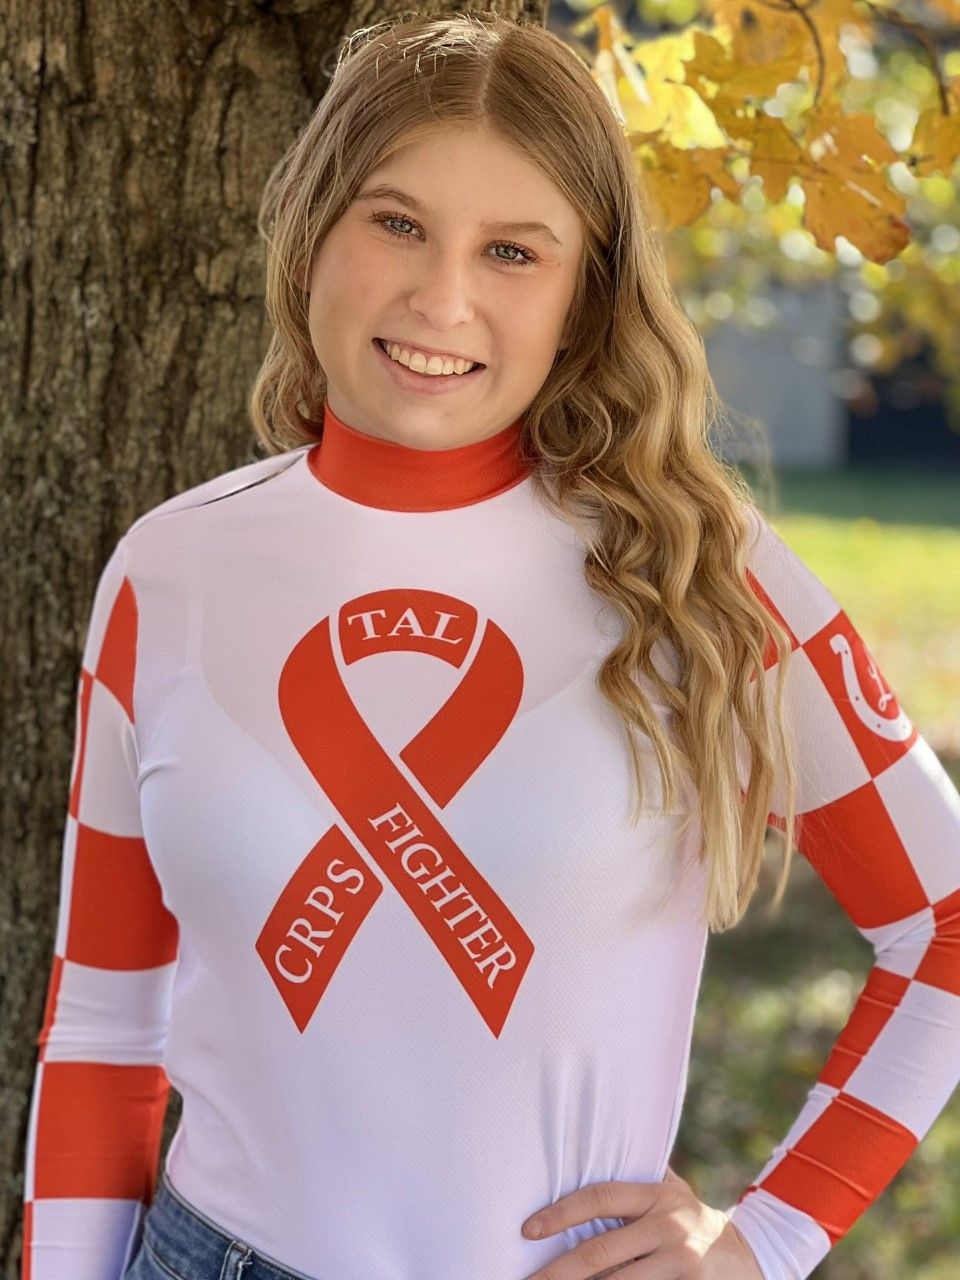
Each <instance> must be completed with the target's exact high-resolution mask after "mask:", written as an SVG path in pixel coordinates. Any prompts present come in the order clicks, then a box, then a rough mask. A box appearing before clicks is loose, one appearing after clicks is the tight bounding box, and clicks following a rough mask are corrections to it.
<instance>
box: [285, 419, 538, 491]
mask: <svg viewBox="0 0 960 1280" xmlns="http://www.w3.org/2000/svg"><path fill="white" fill-rule="evenodd" d="M522 425H523V419H522V417H521V418H518V419H517V420H516V422H513V423H511V424H510V426H508V427H504V428H503V430H502V431H498V432H497V433H496V434H495V435H492V436H488V437H487V438H486V439H485V440H477V441H475V442H474V443H473V444H464V445H458V446H457V447H456V448H453V449H416V448H413V447H411V446H410V445H405V444H398V443H397V442H396V441H395V440H385V439H382V438H381V437H379V436H372V435H369V434H368V433H367V432H364V431H357V430H356V429H355V428H353V427H350V426H347V424H346V423H345V422H342V421H341V420H340V419H339V418H338V417H337V416H336V414H334V412H333V410H332V409H331V408H330V405H329V403H328V402H325V403H324V406H323V436H322V438H321V440H320V442H319V443H318V444H315V445H313V446H312V447H311V448H310V449H308V450H307V465H308V466H309V468H310V470H311V471H312V473H313V474H314V476H315V477H316V478H317V479H318V480H319V481H320V483H321V484H323V485H325V486H326V487H327V488H328V489H332V490H333V491H334V492H335V493H339V494H340V495H341V496H342V497H344V498H351V499H352V500H353V501H354V502H360V503H362V504H363V505H364V506H368V507H380V508H382V509H384V510H387V511H443V510H446V509H447V508H449V507H465V506H467V505H469V504H470V503H473V502H482V501H483V499H484V498H492V497H493V496H494V495H495V494H498V493H502V492H503V491H504V490H505V489H510V488H512V487H513V486H514V485H515V484H519V482H520V481H521V480H523V479H525V478H526V477H527V476H528V475H529V474H530V471H531V467H530V466H529V465H528V464H527V463H525V462H524V460H523V458H522V457H521V455H520V451H519V447H518V444H519V438H520V431H521V427H522Z"/></svg>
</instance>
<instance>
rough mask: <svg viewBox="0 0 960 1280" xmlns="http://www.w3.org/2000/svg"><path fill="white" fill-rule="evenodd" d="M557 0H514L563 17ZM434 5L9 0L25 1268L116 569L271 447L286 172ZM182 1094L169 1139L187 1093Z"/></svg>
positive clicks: (10, 688)
mask: <svg viewBox="0 0 960 1280" xmlns="http://www.w3.org/2000/svg"><path fill="white" fill-rule="evenodd" d="M546 3H547V0H542V2H538V0H506V2H505V3H501V4H498V5H497V8H498V11H499V12H500V13H501V14H502V16H504V17H507V18H511V19H513V20H516V19H518V18H519V17H520V16H521V14H522V16H523V18H524V20H526V21H539V22H541V23H542V22H543V21H544V20H545V9H546ZM418 7H419V9H420V11H422V12H426V11H430V12H432V13H436V14H440V13H443V12H455V11H470V10H471V9H478V8H480V7H482V6H479V5H475V4H471V3H461V4H457V3H455V0H451V2H450V3H447V4H442V3H432V4H428V3H422V4H421V5H419V6H418ZM409 8H410V6H409V5H407V4H406V3H401V2H400V0H392V2H390V0H387V2H386V3H379V4H375V3H369V2H364V0H357V2H356V3H354V4H350V3H348V2H346V0H342V2H341V3H332V2H331V0H277V2H276V3H273V4H271V3H268V2H267V0H260V2H259V3H253V2H252V0H246V2H243V0H204V2H202V3H193V4H187V3H184V0H179V2H178V3H174V4H168V5H161V4H154V5H144V4H142V3H140V4H137V3H135V0H114V2H113V3H111V4H107V5H97V6H88V5H87V4H85V3H84V2H83V0H80V3H77V2H76V0H72V2H71V0H29V2H28V0H10V3H8V5H7V6H6V12H5V21H4V23H3V25H2V26H0V142H2V145H3V162H2V163H3V173H4V181H3V185H2V188H0V218H2V240H0V244H2V252H3V258H4V262H3V266H4V270H3V272H2V275H0V290H2V293H0V369H2V374H3V385H4V390H5V394H4V396H3V400H4V408H3V412H2V418H0V446H2V455H3V472H4V480H5V483H4V485H3V488H2V495H0V529H2V533H3V538H4V541H5V543H6V546H7V553H6V571H5V575H4V593H3V604H2V611H3V612H2V622H3V630H2V650H0V655H2V663H0V682H2V683H0V708H2V712H3V725H4V730H3V733H2V735H0V752H2V755H0V771H2V772H0V776H2V778H3V787H2V790H0V806H2V809H0V812H2V825H0V839H2V841H3V849H2V871H0V890H2V892H0V1028H2V1032H0V1037H2V1038H0V1055H2V1066H0V1072H2V1080H3V1090H2V1095H0V1097H2V1110H0V1177H2V1183H0V1260H2V1264H3V1266H2V1274H3V1276H5V1277H10V1278H11V1280H13V1278H15V1277H16V1276H18V1274H19V1266H20V1240H21V1216H22V1195H23V1161H24V1155H25V1139H26V1124H27V1116H28V1111H29V1103H30V1092H31V1088H32V1083H33V1075H34V1070H35V1065H36V1057H37V1043H36V1036H37V1034H38V1031H39V1028H40V1024H41V1020H42V1015H43V1002H44V996H45V991H46V984H47V981H48V978H49V974H50V968H51V962H52V956H53V942H54V926H55V921H56V914H57V907H58V901H59V887H60V886H59V879H60V867H61V857H62V840H63V833H64V826H65V816H66V805H67V790H68V782H69V771H70V762H71V757H72V752H73V738H74V732H75V715H76V709H75V699H76V692H77V682H78V679H79V663H80V653H81V650H82V645H83V640H84V636H85V632H86V626H87V621H88V617H89V612H90V608H91V604H92V600H93V590H94V586H95V584H96V581H97V578H98V576H99V573H100V570H101V569H102V567H103V565H104V563H105V562H106V559H107V556H108V555H109V553H110V551H111V549H112V548H113V546H114V544H115V543H116V541H117V539H118V538H119V537H120V535H121V534H122V533H123V532H124V531H125V530H126V528H127V527H128V526H129V524H130V523H131V522H132V521H133V519H135V518H136V516H138V515H139V514H140V513H142V512H143V511H145V510H147V509H148V508H149V507H152V506H154V505H155V504H157V503H158V502H160V501H162V500H163V499H164V498H165V497H168V496H169V495H171V494H173V493H176V492H180V491H181V490H183V489H186V488H188V487H190V486H191V485H194V484H199V483H200V482H201V481H203V480H205V479H208V478H209V477H211V476H214V475H216V474H218V473H219V472H222V471H225V470H229V469H230V468H232V467H235V466H240V465H241V464H243V463H245V462H250V461H253V460H254V459H255V458H257V457H259V456H261V450H260V448H259V442H258V441H257V438H256V436H255V435H254V432H253V429H252V427H251V425H250V423H249V420H248V417H247V411H246V399H247V395H248V392H249V389H250V387H251V385H252V380H253V377H254V375H255V372H256V370H257V368H258V366H259V363H260V361H261V359H262V357H263V354H264V352H265V350H266V344H267V340H268V337H269V331H268V321H267V318H266V314H265V311H264V307H263V254H262V246H261V244H260V242H259V240H258V237H257V231H256V211H257V207H258V204H259V198H260V194H261V189H262V186H263V182H264V180H265V178H266V176H267V174H268V172H269V170H270V168H271V167H272V165H273V164H274V163H275V161H276V160H277V159H279V157H280V155H281V154H282V152H283V151H284V150H285V149H286V148H287V146H288V145H289V144H290V142H291V141H292V140H293V139H294V137H295V135H296V133H297V131H298V130H299V128H300V127H301V125H302V124H303V122H304V121H305V119H306V118H307V117H308V116H309V114H310V113H311V111H312V110H313V109H314V107H315V105H316V103H317V101H318V100H319V99H320V98H321V97H322V95H323V92H324V89H325V87H326V84H327V83H328V80H329V77H330V75H331V74H332V71H333V67H334V64H335V61H336V56H337V52H338V50H339V48H340V45H341V42H342V41H343V40H344V39H345V38H346V37H347V36H349V34H350V33H351V32H353V31H355V30H357V29H358V28H360V27H364V26H369V25H371V24H372V23H374V22H376V21H379V20H381V19H382V18H385V17H388V16H389V15H390V14H391V13H394V12H399V11H402V10H405V9H409ZM145 19H146V20H145ZM171 1099H173V1101H172V1103H171V1106H170V1107H169V1108H168V1112H167V1117H166V1126H165V1129H164V1136H163V1141H162V1154H163V1155H165V1153H166V1149H167V1146H168V1144H169V1141H170V1138H171V1136H172V1133H173V1130H174V1128H175V1126H176V1123H177V1120H178V1118H179V1113H180V1099H179V1097H178V1096H177V1095H175V1094H174V1093H173V1092H171Z"/></svg>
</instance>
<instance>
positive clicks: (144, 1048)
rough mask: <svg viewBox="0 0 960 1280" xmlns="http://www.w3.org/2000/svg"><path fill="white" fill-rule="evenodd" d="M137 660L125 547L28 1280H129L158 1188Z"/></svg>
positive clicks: (28, 1206)
mask: <svg viewBox="0 0 960 1280" xmlns="http://www.w3.org/2000/svg"><path fill="white" fill-rule="evenodd" d="M136 662H137V600H136V593H135V590H134V586H133V583H132V581H131V579H130V577H129V576H128V572H127V563H126V549H125V543H124V539H123V538H121V540H120V541H119V542H118V543H117V545H116V547H115V549H114V551H113V553H112V555H111V556H110V559H109V560H108V561H107V564H106V566H105V567H104V569H103V571H102V573H101V576H100V579H99V582H98V584H97V589H96V594H95V596H94V602H93V608H92V612H91V615H90V621H89V626H88V629H87V636H86V640H85V643H84V649H83V657H82V661H81V670H80V678H79V682H78V686H79V687H78V696H77V703H76V719H75V738H74V752H73V764H72V768H71V773H70V787H69V795H68V803H67V815H66V826H65V829H64V836H63V849H62V863H61V870H60V899H59V909H58V916H57V926H56V937H55V942H54V950H53V959H52V967H51V971H50V976H49V982H48V986H47V997H46V1006H45V1009H44V1016H43V1025H42V1027H41V1029H40V1032H39V1034H38V1036H37V1044H38V1045H39V1053H38V1056H37V1064H36V1073H35V1077H34V1083H33V1093H32V1098H31V1104H30V1118H29V1128H28V1131H27V1148H26V1165H25V1171H24V1191H23V1250H22V1264H21V1276H22V1280H120V1277H121V1276H122V1274H123V1272H124V1270H125V1269H126V1267H127V1266H128V1264H129V1262H130V1259H131V1257H132V1255H133V1253H134V1250H135V1247H136V1245H137V1244H138V1242H139V1238H140V1233H141V1222H142V1218H143V1215H144V1212H145V1209H146V1206H147V1204H149V1202H150V1200H151V1198H152V1196H153V1191H154V1187H155V1185H156V1178H157V1159H158V1154H159V1147H160V1139H161V1137H162V1132H163V1121H164V1115H165V1112H166V1106H167V1098H168V1094H169V1091H170V1082H169V1080H168V1078H167V1075H166V1072H165V1071H164V1068H163V1047H164V1041H165V1038H166V1030H167V1022H168V1017H169V1009H170V994H171V985H172V981H173V974H174V970H175V967H176V958H177V948H178V938H179V935H178V928H177V922H176V919H175V918H174V917H173V916H172V915H171V914H170V912H169V911H168V910H167V908H166V906H165V905H164V903H163V901H162V896H161V889H160V885H159V882H158V880H157V877H156V875H155V873H154V869H153V866H152V863H151V861H150V858H149V855H148V852H147V847H146V844H145V842H144V838H143V832H142V829H141V824H140V805H139V792H138V788H137V776H138V773H139V763H138V758H137V746H136V737H135V731H134V720H135V717H134V705H133V704H134V699H133V691H134V679H135V674H136Z"/></svg>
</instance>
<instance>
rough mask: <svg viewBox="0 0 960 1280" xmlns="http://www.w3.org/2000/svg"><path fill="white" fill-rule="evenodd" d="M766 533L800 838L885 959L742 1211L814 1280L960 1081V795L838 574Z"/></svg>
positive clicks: (738, 1221) (778, 802)
mask: <svg viewBox="0 0 960 1280" xmlns="http://www.w3.org/2000/svg"><path fill="white" fill-rule="evenodd" d="M758 533H759V536H758V537H757V538H756V540H755V542H754V544H753V550H752V552H751V553H750V554H749V555H748V559H747V567H748V571H749V575H750V577H751V585H752V586H753V588H754V590H755V591H756V592H757V594H758V596H759V597H760V598H761V599H762V600H764V603H765V604H766V605H767V607H768V608H771V609H772V611H773V613H774V615H775V616H777V617H779V619H780V620H781V621H782V622H784V623H785V624H786V626H787V628H788V629H789V631H790V633H791V636H792V646H793V649H792V653H791V656H790V659H789V667H788V673H787V679H786V690H785V696H786V699H787V703H786V706H787V715H788V717H789V726H788V727H789V730H790V732H791V734H792V736H793V738H794V740H795V742H796V758H797V773H798V798H797V808H798V814H799V818H798V829H797V848H798V849H799V851H800V853H801V854H802V855H803V856H804V857H805V858H806V859H807V861H808V862H809V863H810V864H811V865H812V866H813V867H814V869H815V870H816V872H817V873H818V875H819V876H820V877H821V878H822V880H823V881H824V883H825V884H826V885H827V887H828V889H829V890H830V891H831V893H832V894H833V895H834V897H835V898H836V900H837V901H838V902H839V903H840V905H841V907H842V908H843V910H844V912H845V913H846V915H847V916H848V917H849V919H850V920H851V921H852V923H853V924H854V925H855V926H856V928H857V929H858V930H859V931H860V933H861V934H862V935H863V937H864V938H866V939H867V940H868V941H869V942H870V944H871V945H872V947H873V950H874V953H875V962H874V964H873V966H872V968H871V970H870V972H869V975H868V977H867V980H866V983H865V985H864V987H863V989H862V991H861V992H860V994H859V996H858V998H857V1000H856V1003H855V1005H854V1007H853V1009H852V1011H851V1014H850V1017H849V1019H848V1021H847V1022H846V1024H845V1026H844V1028H843V1030H842V1031H841V1033H840V1035H839V1036H838V1038H837V1040H836V1042H835V1044H834V1046H833V1048H832V1051H831V1053H830V1055H829V1057H828V1059H827V1061H826V1064H825V1065H824V1068H823V1070H822V1071H821V1073H820V1075H819V1077H818V1078H817V1080H816V1081H815V1083H814V1084H813V1086H812V1087H811V1089H810V1091H809V1093H808V1094H807V1097H806V1100H805V1102H804V1105H803V1107H802V1109H801V1111H800V1113H799V1115H798V1116H797V1118H796V1120H795V1121H794V1123H793V1124H792V1126H791V1127H790V1130H789V1132H788V1133H787V1134H786V1136H785V1137H784V1139H783V1141H782V1142H781V1143H780V1144H779V1145H778V1146H777V1147H776V1148H775V1150H774V1152H773V1154H772V1156H771V1157H770V1159H769V1161H768V1162H767V1164H766V1165H765V1166H764V1168H763V1169H762V1170H761V1171H760V1173H759V1174H758V1176H757V1177H756V1178H755V1179H754V1181H753V1182H752V1183H751V1185H750V1186H749V1187H748V1188H747V1189H746V1190H745V1191H744V1192H743V1194H742V1195H741V1196H740V1198H739V1200H738V1201H737V1203H736V1204H735V1205H734V1206H731V1208H729V1209H727V1210H726V1211H725V1212H726V1213H727V1215H728V1218H729V1219H730V1221H732V1222H733V1223H734V1225H735V1226H736V1228H737V1229H738V1231H740V1233H741V1234H742V1235H743V1237H744V1238H745V1239H746V1241H747V1243H748V1244H749V1245H750V1247H751V1249H752V1250H753V1252H754V1254H755V1255H756V1257H757V1261H758V1263H759V1265H760V1268H761V1270H762V1272H763V1275H764V1277H765V1280H803V1278H804V1277H806V1276H809V1275H810V1274H811V1272H812V1271H813V1270H814V1268H815V1267H816V1266H817V1264H818V1263H819V1262H820V1261H821V1260H822V1259H823V1257H824V1256H825V1255H826V1254H827V1253H828V1252H829V1250H830V1249H831V1248H832V1247H833V1245H834V1244H836V1242H837V1241H838V1240H839V1239H840V1238H841V1237H842V1236H843V1235H845V1233H846V1232H847V1231H848V1230H849V1229H850V1227H851V1226H852V1225H853V1223H854V1222H856V1220H857V1219H858V1218H859V1217H860V1215H861V1214H862V1213H864V1212H865V1210H867V1209H868V1208H869V1206H870V1205H871V1204H872V1203H873V1202H874V1200H876V1198H877V1197H878V1196H879V1195H880V1193H881V1192H882V1191H883V1190H884V1188H885V1187H887V1185H888V1184H889V1183H890V1181H891V1180H892V1179H893V1177H894V1175H895V1174H896V1173H897V1172H898V1171H899V1169H900V1168H901V1167H902V1166H903V1165H904V1164H905V1162H906V1161H907V1160H908V1159H909V1157H910V1155H911V1154H912V1153H913V1151H914V1150H915V1149H916V1147H917V1145H918V1143H919V1142H920V1141H921V1139H922V1138H923V1137H924V1135H925V1134H926V1133H927V1131H928V1130H929V1128H930V1127H931V1125H932V1124H933V1122H934V1120H935V1119H936V1118H937V1116H938V1114H939V1113H940V1111H941V1110H942V1109H943V1107H944V1106H945V1104H946V1103H947V1102H948V1101H949V1099H950V1096H951V1094H952V1093H953V1090H954V1088H955V1087H956V1085H957V1082H958V1080H960V795H958V793H957V790H956V788H955V787H954V786H953V784H952V782H951V781H950V779H949V777H948V775H947V773H946V771H945V770H944V768H943V767H942V765H941V764H940V762H939V761H938V759H937V758H936V756H935V754H934V752H933V751H932V749H931V748H930V746H929V745H928V744H927V743H926V742H925V740H924V739H923V738H922V737H921V736H920V735H919V734H918V733H917V731H916V729H914V728H913V727H912V725H911V724H910V721H909V720H908V719H907V716H906V715H905V714H904V712H903V710H902V708H900V707H899V706H898V703H897V699H896V696H895V694H894V693H893V691H892V690H891V689H890V686H889V685H888V684H887V683H886V681H885V680H884V679H883V676H882V675H881V674H880V672H879V671H878V669H877V666H876V664H875V663H874V662H873V660H872V658H871V657H870V654H869V652H868V650H867V648H866V645H865V644H864V641H863V640H862V639H861V637H860V636H859V635H858V634H857V632H856V631H855V629H854V628H853V626H852V625H851V623H850V620H849V618H848V617H847V616H846V614H845V613H844V612H843V610H842V609H841V608H840V606H839V605H838V604H837V602H836V600H835V599H834V598H833V596H832V595H831V594H830V592H829V591H828V590H827V588H826V587H825V586H824V584H823V583H822V582H821V581H820V580H819V579H818V578H817V577H816V576H815V574H813V573H812V571H811V570H810V569H809V568H808V567H807V566H806V565H804V564H803V562H802V561H801V560H800V559H799V558H798V557H797V556H796V555H795V554H794V553H793V552H792V551H791V550H790V549H789V548H788V547H787V545H786V544H785V543H784V541H783V540H782V539H781V538H780V537H779V535H777V534H776V533H775V532H774V531H773V529H772V528H771V527H770V526H769V524H768V523H767V522H766V521H765V520H763V521H761V523H760V525H759V527H758ZM770 655H771V656H770V657H769V658H768V666H767V670H766V673H765V679H766V681H767V691H768V692H769V695H770V698H771V705H772V693H773V679H774V675H775V668H774V667H773V665H771V664H772V663H774V662H775V660H776V656H775V653H774V652H773V649H772V645H771V647H770ZM778 789H779V796H777V795H776V794H775V803H774V808H773V810H772V811H771V813H770V814H769V816H768V823H769V824H770V825H773V826H775V827H779V828H780V829H781V830H782V828H783V806H782V784H781V783H778ZM908 1228H909V1223H905V1224H904V1229H905V1230H906V1229H908Z"/></svg>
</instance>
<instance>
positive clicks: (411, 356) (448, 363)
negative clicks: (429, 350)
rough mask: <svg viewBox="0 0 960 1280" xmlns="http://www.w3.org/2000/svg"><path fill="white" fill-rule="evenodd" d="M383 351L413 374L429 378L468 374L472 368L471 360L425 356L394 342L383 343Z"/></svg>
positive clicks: (420, 352)
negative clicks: (423, 374)
mask: <svg viewBox="0 0 960 1280" xmlns="http://www.w3.org/2000/svg"><path fill="white" fill-rule="evenodd" d="M383 345H384V349H385V350H386V352H387V354H388V355H389V357H390V359H391V360H396V361H397V362H398V363H399V364H405V365H406V366H407V368H408V369H412V370H413V371H414V373H425V374H427V375H428V376H429V377H437V376H439V375H440V374H451V373H457V374H460V373H469V372H470V370H471V369H472V368H473V367H474V362H473V361H472V360H452V359H450V358H448V357H446V356H426V355H424V353H423V352H422V351H412V352H411V351H409V350H408V349H407V348H406V347H401V346H398V345H397V343H395V342H386V341H384V344H383Z"/></svg>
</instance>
